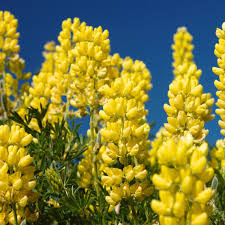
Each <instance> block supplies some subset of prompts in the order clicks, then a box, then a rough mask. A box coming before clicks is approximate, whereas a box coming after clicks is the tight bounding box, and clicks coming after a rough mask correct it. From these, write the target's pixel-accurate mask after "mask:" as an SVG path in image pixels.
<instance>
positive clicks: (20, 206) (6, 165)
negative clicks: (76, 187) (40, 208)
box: [0, 125, 38, 225]
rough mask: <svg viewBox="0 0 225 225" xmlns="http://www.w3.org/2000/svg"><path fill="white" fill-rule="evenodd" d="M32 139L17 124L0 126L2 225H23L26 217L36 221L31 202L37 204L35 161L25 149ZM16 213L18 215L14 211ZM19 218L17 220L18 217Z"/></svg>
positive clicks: (0, 211)
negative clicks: (16, 224) (29, 205)
mask: <svg viewBox="0 0 225 225" xmlns="http://www.w3.org/2000/svg"><path fill="white" fill-rule="evenodd" d="M31 141H32V136H31V135H30V134H26V132H25V131H24V129H23V128H20V127H19V126H17V125H12V127H11V128H9V127H8V125H1V126H0V224H2V225H4V224H8V223H10V224H15V218H17V222H18V223H20V222H21V221H22V220H23V218H26V219H28V220H29V219H30V220H33V219H34V218H35V217H36V216H35V215H34V214H33V215H32V214H31V213H30V212H29V209H28V207H26V206H27V204H28V202H34V201H36V199H37V197H38V194H37V193H35V192H32V190H33V189H34V188H35V186H36V181H35V180H34V171H35V168H34V167H33V166H31V163H32V161H33V158H32V157H31V156H30V155H29V154H28V153H27V149H26V146H27V145H28V144H29V143H30V142H31ZM14 211H16V212H14ZM14 214H16V215H17V217H15V215H14Z"/></svg>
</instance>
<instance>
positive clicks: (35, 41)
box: [0, 0, 225, 144]
mask: <svg viewBox="0 0 225 225" xmlns="http://www.w3.org/2000/svg"><path fill="white" fill-rule="evenodd" d="M224 9H225V1H224V0H189V1H182V0H157V1H155V0H139V1H131V0H130V1H126V0H113V1H106V0H105V1H102V0H95V1H94V0H92V1H91V0H90V1H88V0H80V1H76V0H60V1H57V0H55V1H47V0H45V1H43V0H36V1H34V0H30V1H28V0H27V1H25V0H8V1H6V0H5V1H3V0H2V1H1V9H0V10H9V11H10V12H11V13H13V14H14V15H15V16H16V18H17V19H18V20H19V32H20V33H21V38H20V42H19V43H20V46H21V56H22V57H23V58H24V59H25V60H26V64H27V70H28V71H32V72H35V71H37V70H38V69H39V68H40V65H41V63H42V61H43V58H42V50H43V45H44V44H45V43H46V42H47V41H50V40H55V41H56V40H57V36H58V33H59V31H60V29H61V22H62V21H63V20H64V19H66V18H68V17H71V18H73V17H79V18H80V19H81V21H85V22H86V23H87V24H88V25H92V26H99V25H101V26H102V27H103V28H104V29H108V30H109V32H110V40H111V49H112V53H115V52H118V53H119V54H120V55H121V56H122V57H125V56H130V57H132V58H133V59H140V60H143V61H144V62H145V63H146V64H147V66H148V68H149V70H150V71H151V74H152V83H153V86H154V87H153V89H152V90H151V91H150V102H149V103H148V104H147V107H148V109H149V117H148V119H149V121H155V122H156V123H157V125H156V127H155V128H154V129H153V132H156V131H157V130H158V128H159V127H160V126H161V125H163V123H164V122H166V114H165V112H164V110H163V104H164V103H166V102H168V97H167V91H168V86H169V84H170V82H171V80H172V79H173V74H172V67H171V63H172V51H171V44H172V41H173V34H174V33H175V32H176V29H177V27H179V26H186V27H187V28H188V31H189V32H190V33H191V34H192V35H193V36H194V45H195V50H194V55H195V62H196V63H197V66H198V68H200V69H202V70H203V74H202V76H201V80H200V82H201V83H202V84H203V86H204V91H205V92H211V93H212V94H213V96H215V92H216V89H215V88H214V84H213V82H214V79H215V78H216V75H214V74H213V73H212V72H211V67H212V66H215V65H216V57H215V56H214V54H213V51H214V45H215V43H216V41H217V39H216V36H215V30H216V28H217V27H221V24H222V22H223V21H225V10H224ZM215 97H216V96H215ZM217 121H218V116H216V118H215V119H214V121H212V122H210V123H209V124H208V125H207V128H209V129H210V133H209V135H208V140H209V142H210V143H211V144H213V143H215V140H216V139H217V138H221V137H222V136H221V135H220V133H219V130H220V129H219V126H218V125H217Z"/></svg>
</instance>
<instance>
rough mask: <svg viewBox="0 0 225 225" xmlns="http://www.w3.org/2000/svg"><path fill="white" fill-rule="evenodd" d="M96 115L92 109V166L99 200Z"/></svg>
mask: <svg viewBox="0 0 225 225" xmlns="http://www.w3.org/2000/svg"><path fill="white" fill-rule="evenodd" d="M95 113H96V110H95V109H93V108H91V109H90V130H91V141H90V144H91V148H92V164H93V169H94V186H95V190H96V192H97V198H98V197H99V186H98V173H97V162H96V157H97V149H96V148H95V131H94V128H95V127H94V124H95V121H94V119H95Z"/></svg>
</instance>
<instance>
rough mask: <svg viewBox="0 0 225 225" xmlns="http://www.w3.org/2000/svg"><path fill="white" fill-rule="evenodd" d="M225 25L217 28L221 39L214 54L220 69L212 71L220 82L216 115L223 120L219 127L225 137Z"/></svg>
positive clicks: (215, 68) (220, 121) (216, 68)
mask: <svg viewBox="0 0 225 225" xmlns="http://www.w3.org/2000/svg"><path fill="white" fill-rule="evenodd" d="M224 29H225V26H224V23H223V24H222V30H221V29H219V28H217V30H216V36H217V37H218V39H219V43H217V44H216V45H215V51H214V54H215V55H216V56H217V57H218V59H217V64H218V66H219V67H213V68H212V71H213V73H215V74H216V75H218V76H219V80H215V82H214V85H215V87H216V88H217V89H218V91H217V92H216V95H217V96H218V98H219V99H218V100H217V103H216V105H217V106H218V109H216V113H217V114H218V115H219V116H220V117H221V120H219V122H218V123H219V126H220V127H221V131H220V132H221V134H222V135H223V136H224V135H225V126H224V124H225V123H224V121H225V120H224V119H225V118H224V114H225V111H224V109H225V104H224V103H225V102H224V96H225V86H224V76H225V67H224V62H225V58H224V57H225V49H224V46H225V37H224V35H221V34H222V33H224Z"/></svg>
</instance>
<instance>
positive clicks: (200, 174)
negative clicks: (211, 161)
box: [151, 134, 214, 225]
mask: <svg viewBox="0 0 225 225" xmlns="http://www.w3.org/2000/svg"><path fill="white" fill-rule="evenodd" d="M207 154H208V145H207V143H206V142H204V143H202V144H201V145H200V146H199V147H195V145H194V142H193V137H192V136H191V135H190V134H187V135H186V137H183V138H181V139H180V140H179V141H178V142H176V141H174V140H173V139H172V138H170V139H168V140H167V141H166V142H164V144H163V145H162V146H161V147H160V148H159V150H158V152H157V157H158V160H159V164H160V174H154V175H153V177H152V182H153V184H154V185H155V187H156V189H158V190H159V197H160V200H152V202H151V207H152V209H153V210H154V211H155V212H156V213H157V214H158V215H159V221H160V224H161V225H208V224H209V219H208V216H209V215H210V211H211V206H209V205H208V204H207V203H208V202H209V200H210V199H211V197H212V195H213V191H212V189H211V188H207V187H206V185H205V183H207V182H209V181H210V180H211V179H212V177H213V176H214V170H213V168H212V167H210V166H209V165H208V163H207V158H206V157H207Z"/></svg>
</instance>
